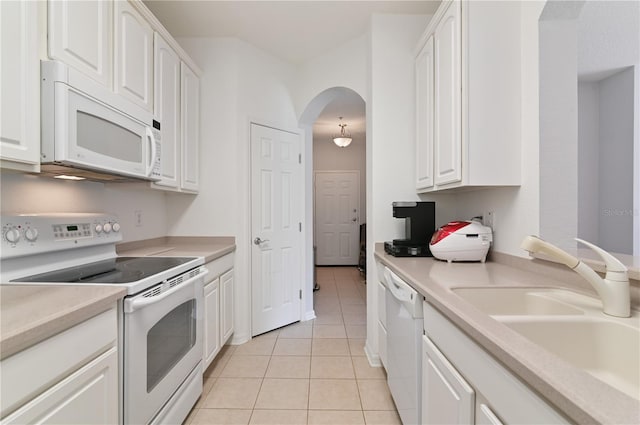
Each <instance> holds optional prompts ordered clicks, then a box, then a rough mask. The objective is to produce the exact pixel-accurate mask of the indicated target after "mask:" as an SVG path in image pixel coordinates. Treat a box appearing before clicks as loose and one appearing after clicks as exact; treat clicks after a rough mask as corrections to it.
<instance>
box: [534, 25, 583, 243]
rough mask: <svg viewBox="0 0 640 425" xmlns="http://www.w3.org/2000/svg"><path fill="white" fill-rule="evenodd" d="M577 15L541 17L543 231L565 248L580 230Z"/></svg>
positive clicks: (541, 190)
mask: <svg viewBox="0 0 640 425" xmlns="http://www.w3.org/2000/svg"><path fill="white" fill-rule="evenodd" d="M577 57H578V54H577V23H576V21H575V20H545V21H541V22H540V162H539V166H540V210H541V213H540V231H541V233H542V235H541V236H542V237H543V238H545V239H547V240H549V241H550V242H551V243H554V244H556V245H558V246H560V247H561V248H564V249H567V248H575V246H576V245H575V242H574V241H573V238H574V237H575V235H577V234H578V225H577V222H578V221H577V217H578V191H577V187H578V93H577V87H578V75H577V73H576V69H577V60H578V59H577Z"/></svg>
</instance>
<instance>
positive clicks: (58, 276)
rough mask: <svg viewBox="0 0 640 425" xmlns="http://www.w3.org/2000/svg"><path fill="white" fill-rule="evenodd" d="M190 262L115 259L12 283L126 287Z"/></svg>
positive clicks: (176, 258) (166, 258)
mask: <svg viewBox="0 0 640 425" xmlns="http://www.w3.org/2000/svg"><path fill="white" fill-rule="evenodd" d="M191 260H193V258H191V257H115V258H112V259H109V260H104V261H97V262H95V263H88V264H83V265H81V266H76V267H69V268H66V269H60V270H55V271H52V272H47V273H41V274H37V275H33V276H28V277H23V278H20V279H14V280H13V281H12V282H56V283H113V284H119V283H122V284H124V283H130V282H136V281H138V280H142V279H144V278H146V277H149V276H153V275H154V274H158V273H161V272H163V271H165V270H169V269H171V268H173V267H176V266H179V265H181V264H184V263H187V262H189V261H191Z"/></svg>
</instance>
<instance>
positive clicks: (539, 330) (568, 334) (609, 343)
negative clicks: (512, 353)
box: [496, 316, 640, 400]
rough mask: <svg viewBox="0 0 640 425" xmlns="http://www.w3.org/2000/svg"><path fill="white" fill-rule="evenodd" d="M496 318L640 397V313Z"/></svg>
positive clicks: (565, 358)
mask: <svg viewBox="0 0 640 425" xmlns="http://www.w3.org/2000/svg"><path fill="white" fill-rule="evenodd" d="M496 319H497V320H499V321H500V322H502V323H504V324H505V325H507V326H508V327H509V328H511V329H513V330H514V331H516V332H518V333H519V334H520V335H522V336H524V337H525V338H527V339H529V340H530V341H532V342H534V343H536V344H538V345H539V346H541V347H543V348H544V349H546V350H548V351H550V352H551V353H553V354H555V355H557V356H558V357H560V358H562V359H563V360H565V361H567V362H569V363H571V364H572V365H574V366H576V367H578V368H580V369H583V370H584V371H586V372H587V373H590V374H591V375H593V376H594V377H596V378H598V379H600V380H601V381H603V382H606V383H607V384H609V385H611V386H612V387H614V388H617V389H618V390H620V391H622V392H624V393H626V394H628V395H629V396H631V397H633V398H635V399H637V400H640V329H639V328H638V323H639V321H638V318H637V317H636V318H635V320H634V318H631V319H623V320H624V321H625V323H622V321H617V320H615V321H614V320H608V319H603V320H601V319H595V318H588V317H563V318H559V317H553V318H551V317H548V318H544V317H538V318H535V319H532V318H529V317H514V316H511V317H496ZM626 321H628V322H629V323H628V324H627V323H626Z"/></svg>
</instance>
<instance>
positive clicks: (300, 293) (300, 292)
mask: <svg viewBox="0 0 640 425" xmlns="http://www.w3.org/2000/svg"><path fill="white" fill-rule="evenodd" d="M298 295H299V297H300V299H302V289H300V290H299V291H298Z"/></svg>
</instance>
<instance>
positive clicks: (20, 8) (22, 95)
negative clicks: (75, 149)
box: [0, 1, 40, 171]
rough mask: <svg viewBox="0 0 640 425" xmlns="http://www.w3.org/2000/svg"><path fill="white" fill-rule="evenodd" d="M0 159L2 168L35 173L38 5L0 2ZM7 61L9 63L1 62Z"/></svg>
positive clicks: (37, 149) (37, 147)
mask: <svg viewBox="0 0 640 425" xmlns="http://www.w3.org/2000/svg"><path fill="white" fill-rule="evenodd" d="M0 42H1V45H0V47H1V49H2V57H3V60H2V62H1V63H2V65H1V70H0V93H2V96H0V159H1V160H2V167H3V168H13V169H22V170H25V171H39V168H40V59H39V57H38V3H37V2H34V1H1V2H0ZM5 58H6V59H10V60H5Z"/></svg>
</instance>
